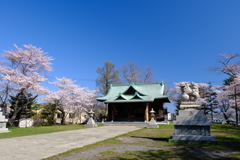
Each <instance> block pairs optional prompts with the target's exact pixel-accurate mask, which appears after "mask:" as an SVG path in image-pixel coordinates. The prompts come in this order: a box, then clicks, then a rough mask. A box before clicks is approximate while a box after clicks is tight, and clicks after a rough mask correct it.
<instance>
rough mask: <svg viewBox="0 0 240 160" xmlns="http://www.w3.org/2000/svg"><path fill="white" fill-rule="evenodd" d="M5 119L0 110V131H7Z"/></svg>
mask: <svg viewBox="0 0 240 160" xmlns="http://www.w3.org/2000/svg"><path fill="white" fill-rule="evenodd" d="M7 121H8V120H7V119H6V118H5V115H3V112H2V111H0V133H2V132H9V131H8V128H6V124H7Z"/></svg>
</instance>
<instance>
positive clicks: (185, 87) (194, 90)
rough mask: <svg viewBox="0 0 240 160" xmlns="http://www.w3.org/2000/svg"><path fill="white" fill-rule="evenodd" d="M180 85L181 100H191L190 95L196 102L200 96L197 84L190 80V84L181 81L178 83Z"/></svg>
mask: <svg viewBox="0 0 240 160" xmlns="http://www.w3.org/2000/svg"><path fill="white" fill-rule="evenodd" d="M180 87H181V91H182V95H181V99H182V101H184V102H186V101H189V100H191V99H190V97H193V98H194V99H193V101H195V102H197V101H198V100H199V98H200V95H199V90H198V84H197V83H194V82H192V83H191V85H190V84H188V83H186V82H183V83H181V84H180Z"/></svg>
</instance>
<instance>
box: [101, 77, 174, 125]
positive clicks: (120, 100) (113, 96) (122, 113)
mask: <svg viewBox="0 0 240 160" xmlns="http://www.w3.org/2000/svg"><path fill="white" fill-rule="evenodd" d="M97 100H98V101H100V102H104V103H105V104H107V105H108V118H107V119H108V121H129V122H133V121H142V122H144V121H145V122H148V121H149V119H150V117H149V111H150V109H151V108H153V110H154V111H155V112H156V113H155V119H156V120H157V121H164V120H165V119H167V109H164V107H163V106H164V104H165V103H169V102H170V100H169V98H168V96H166V94H165V92H164V84H163V82H160V83H142V84H134V83H129V84H121V85H111V86H110V89H109V92H108V94H107V95H106V96H104V97H100V98H97Z"/></svg>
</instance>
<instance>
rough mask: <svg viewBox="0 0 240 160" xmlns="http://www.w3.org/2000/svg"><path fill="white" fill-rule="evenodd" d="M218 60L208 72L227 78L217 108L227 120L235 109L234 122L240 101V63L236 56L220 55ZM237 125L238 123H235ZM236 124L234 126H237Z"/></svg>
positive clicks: (219, 95)
mask: <svg viewBox="0 0 240 160" xmlns="http://www.w3.org/2000/svg"><path fill="white" fill-rule="evenodd" d="M220 57H221V58H220V59H218V61H217V62H218V66H216V67H211V68H210V71H217V72H219V73H224V74H226V75H228V76H229V78H227V79H225V80H224V86H222V88H221V89H222V90H220V91H219V94H218V101H219V102H221V105H220V106H219V107H220V109H221V111H222V112H223V114H224V117H225V118H228V117H229V116H231V115H230V113H232V114H233V109H232V108H235V115H236V122H237V120H238V110H239V108H238V104H239V101H240V98H239V96H238V95H239V93H240V80H239V79H240V78H239V77H240V61H239V55H238V54H228V53H226V54H220ZM237 123H238V122H237ZM237 123H236V124H237Z"/></svg>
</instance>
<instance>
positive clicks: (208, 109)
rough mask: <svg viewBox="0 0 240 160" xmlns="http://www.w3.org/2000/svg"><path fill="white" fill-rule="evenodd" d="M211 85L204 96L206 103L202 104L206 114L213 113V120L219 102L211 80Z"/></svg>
mask: <svg viewBox="0 0 240 160" xmlns="http://www.w3.org/2000/svg"><path fill="white" fill-rule="evenodd" d="M208 84H209V87H208V88H207V89H206V91H205V92H206V93H205V95H204V96H205V97H203V98H204V99H205V101H206V103H205V104H203V105H202V110H204V114H205V115H206V114H209V113H210V114H211V119H212V120H213V113H216V111H215V110H216V108H217V106H218V102H217V100H216V98H217V93H216V92H214V91H213V89H212V84H211V83H210V82H209V83H208Z"/></svg>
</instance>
